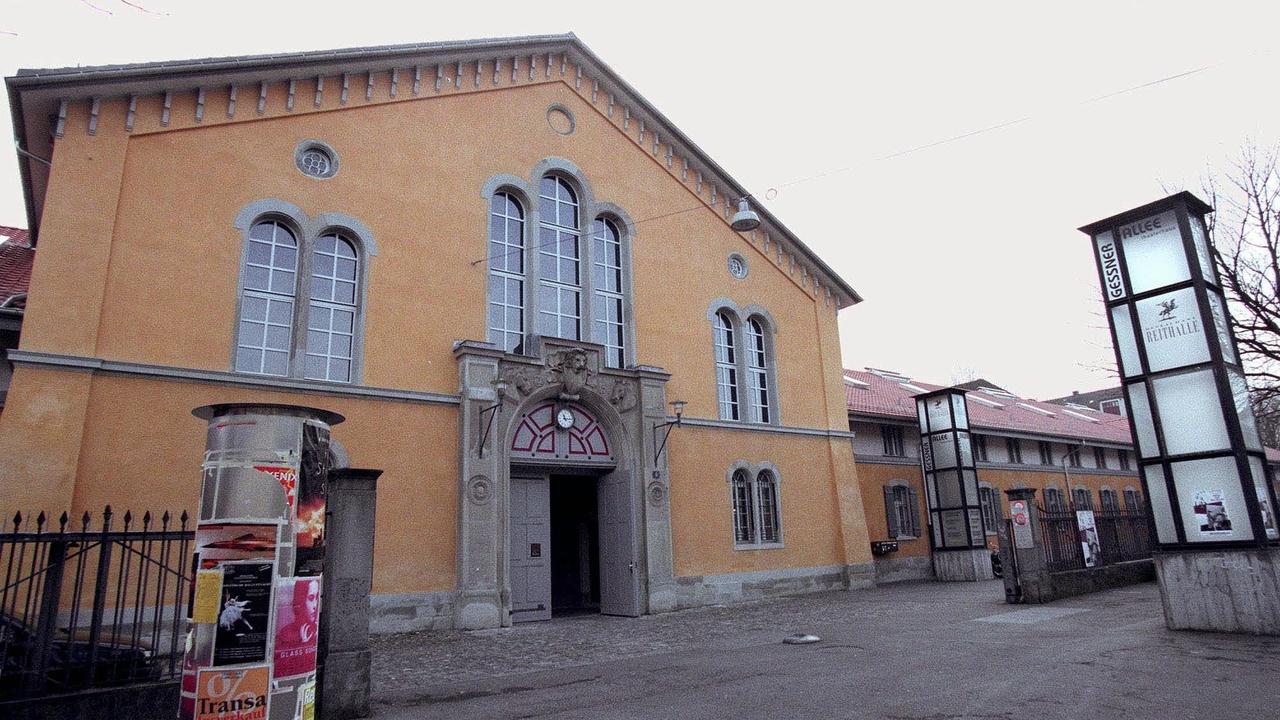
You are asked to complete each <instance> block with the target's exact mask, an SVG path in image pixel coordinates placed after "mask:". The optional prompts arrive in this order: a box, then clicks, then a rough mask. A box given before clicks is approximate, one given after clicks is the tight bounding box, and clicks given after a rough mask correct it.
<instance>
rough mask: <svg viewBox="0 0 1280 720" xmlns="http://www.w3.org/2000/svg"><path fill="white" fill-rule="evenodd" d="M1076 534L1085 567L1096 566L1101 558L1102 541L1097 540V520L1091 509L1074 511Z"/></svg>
mask: <svg viewBox="0 0 1280 720" xmlns="http://www.w3.org/2000/svg"><path fill="white" fill-rule="evenodd" d="M1076 535H1077V537H1079V539H1080V552H1081V553H1082V554H1083V556H1084V566H1085V567H1097V565H1098V563H1099V562H1101V560H1102V542H1101V541H1100V540H1098V522H1097V519H1096V518H1094V516H1093V511H1092V510H1077V511H1076Z"/></svg>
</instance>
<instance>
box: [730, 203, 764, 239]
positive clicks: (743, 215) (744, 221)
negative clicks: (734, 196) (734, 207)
mask: <svg viewBox="0 0 1280 720" xmlns="http://www.w3.org/2000/svg"><path fill="white" fill-rule="evenodd" d="M729 227H731V228H733V229H734V230H737V231H738V232H747V231H750V230H755V229H756V228H758V227H760V216H759V215H757V214H756V213H755V211H754V210H752V209H751V205H749V204H748V203H747V199H746V198H745V197H742V198H738V212H736V213H734V214H733V219H732V220H730V221H729Z"/></svg>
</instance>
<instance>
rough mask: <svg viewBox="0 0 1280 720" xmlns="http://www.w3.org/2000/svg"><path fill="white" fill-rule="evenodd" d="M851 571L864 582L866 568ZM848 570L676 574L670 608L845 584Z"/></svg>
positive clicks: (836, 587) (825, 567) (826, 567)
mask: <svg viewBox="0 0 1280 720" xmlns="http://www.w3.org/2000/svg"><path fill="white" fill-rule="evenodd" d="M853 567H855V568H859V569H858V570H856V571H855V572H856V573H857V575H858V578H857V580H858V582H859V583H865V582H866V578H865V575H866V572H867V570H866V569H863V568H862V567H861V566H853ZM849 574H850V573H849V570H848V569H846V568H845V567H843V566H841V565H823V566H819V567H808V568H787V569H784V570H758V571H755V572H745V573H725V574H722V575H693V576H688V577H678V578H676V579H675V582H674V583H673V586H672V589H673V592H674V597H675V603H674V606H673V607H672V608H671V609H672V610H682V609H684V608H691V607H701V606H705V605H724V604H732V603H736V602H743V601H745V600H759V599H762V598H767V597H777V596H781V595H801V594H804V593H811V592H822V591H824V590H843V589H845V588H846V587H848V582H849Z"/></svg>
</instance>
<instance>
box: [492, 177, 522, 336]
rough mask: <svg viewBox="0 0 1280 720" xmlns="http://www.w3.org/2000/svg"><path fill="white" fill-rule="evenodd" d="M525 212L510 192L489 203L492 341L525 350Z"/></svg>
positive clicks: (502, 193) (499, 194)
mask: <svg viewBox="0 0 1280 720" xmlns="http://www.w3.org/2000/svg"><path fill="white" fill-rule="evenodd" d="M524 278H525V271H524V209H523V208H522V207H520V203H519V202H517V201H516V199H515V198H514V197H512V196H511V195H510V194H509V193H504V192H500V193H496V194H495V195H494V196H493V198H492V199H491V200H490V201H489V322H488V326H489V330H488V339H489V342H491V343H493V344H494V345H497V346H498V347H500V348H502V349H503V350H504V351H506V352H517V353H518V352H520V351H521V350H523V348H524Z"/></svg>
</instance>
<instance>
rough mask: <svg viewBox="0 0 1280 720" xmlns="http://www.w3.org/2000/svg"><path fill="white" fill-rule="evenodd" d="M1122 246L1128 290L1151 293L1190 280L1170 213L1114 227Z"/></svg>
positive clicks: (1189, 272) (1175, 223)
mask: <svg viewBox="0 0 1280 720" xmlns="http://www.w3.org/2000/svg"><path fill="white" fill-rule="evenodd" d="M1116 232H1117V234H1119V235H1120V243H1121V244H1122V245H1123V246H1124V259H1125V263H1126V265H1127V266H1128V269H1129V282H1130V283H1131V284H1132V287H1131V288H1130V290H1131V291H1132V292H1133V293H1134V294H1137V293H1140V292H1145V291H1147V290H1154V289H1156V288H1161V287H1164V286H1166V285H1172V284H1174V283H1178V282H1182V281H1184V280H1190V279H1191V269H1190V268H1189V267H1188V266H1187V254H1186V252H1185V251H1184V250H1183V248H1182V233H1181V232H1179V231H1178V221H1177V218H1176V217H1175V216H1174V213H1173V211H1172V210H1167V211H1165V212H1162V213H1160V214H1159V215H1153V216H1151V217H1148V218H1143V219H1141V220H1138V221H1136V222H1132V223H1129V224H1128V225H1122V226H1120V227H1119V228H1116Z"/></svg>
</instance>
